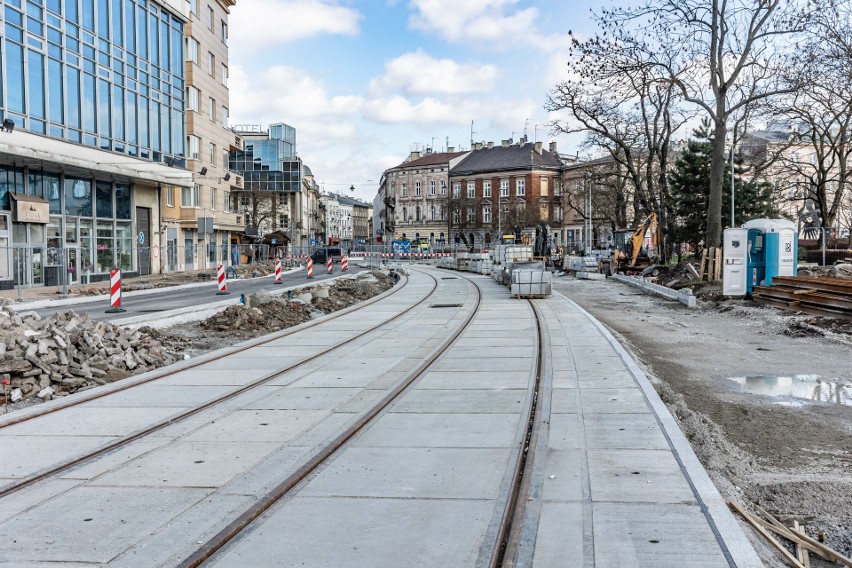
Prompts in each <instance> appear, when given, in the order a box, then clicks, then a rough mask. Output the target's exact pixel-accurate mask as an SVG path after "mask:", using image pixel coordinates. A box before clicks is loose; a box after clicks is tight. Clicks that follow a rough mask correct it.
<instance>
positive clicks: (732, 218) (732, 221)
mask: <svg viewBox="0 0 852 568" xmlns="http://www.w3.org/2000/svg"><path fill="white" fill-rule="evenodd" d="M736 226H737V225H736V223H735V222H734V137H733V136H731V228H733V227H736Z"/></svg>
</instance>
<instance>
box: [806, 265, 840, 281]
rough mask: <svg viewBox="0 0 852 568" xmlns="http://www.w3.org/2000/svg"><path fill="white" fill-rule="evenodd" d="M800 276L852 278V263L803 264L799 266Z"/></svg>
mask: <svg viewBox="0 0 852 568" xmlns="http://www.w3.org/2000/svg"><path fill="white" fill-rule="evenodd" d="M798 274H799V276H829V277H831V278H850V279H852V264H847V263H844V264H835V265H833V266H803V267H801V268H799V272H798Z"/></svg>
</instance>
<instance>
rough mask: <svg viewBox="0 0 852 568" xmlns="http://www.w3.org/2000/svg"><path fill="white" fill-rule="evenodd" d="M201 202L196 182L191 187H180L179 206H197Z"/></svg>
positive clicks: (198, 186) (199, 189) (199, 187)
mask: <svg viewBox="0 0 852 568" xmlns="http://www.w3.org/2000/svg"><path fill="white" fill-rule="evenodd" d="M200 203H201V186H200V185H198V184H195V185H193V186H192V187H182V188H180V206H181V207H198V206H199V204H200Z"/></svg>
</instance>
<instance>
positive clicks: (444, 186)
mask: <svg viewBox="0 0 852 568" xmlns="http://www.w3.org/2000/svg"><path fill="white" fill-rule="evenodd" d="M441 195H447V181H446V180H443V179H442V180H441Z"/></svg>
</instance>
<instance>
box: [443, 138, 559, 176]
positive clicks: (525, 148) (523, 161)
mask: <svg viewBox="0 0 852 568" xmlns="http://www.w3.org/2000/svg"><path fill="white" fill-rule="evenodd" d="M561 167H562V161H561V160H560V159H559V156H558V155H557V154H556V153H553V152H549V151H547V150H542V152H541V154H539V153H538V152H537V151H536V146H535V144H534V143H533V142H528V143H526V144H523V145H511V146H494V147H492V148H487V147H486V148H482V149H480V150H474V151H473V152H471V153H470V154H468V155H467V157H466V158H464V159H462V161H461V162H459V163H458V164H457V165H456V166H454V167H453V169H452V171H451V173H452V174H453V175H467V174H476V173H484V172H495V171H508V170H524V169H540V168H553V169H558V168H561Z"/></svg>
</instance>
